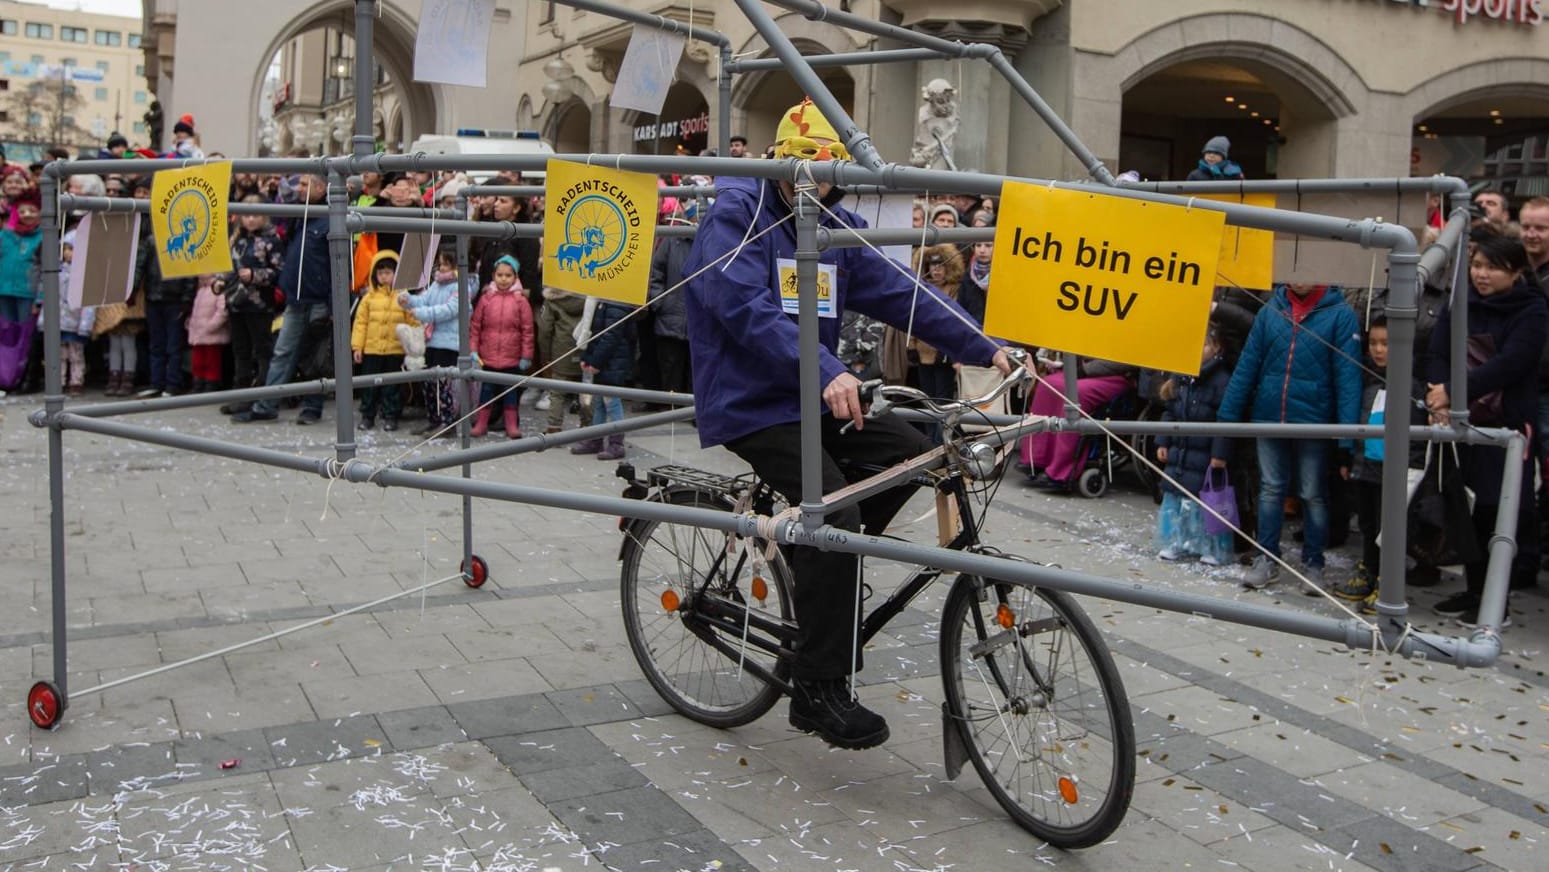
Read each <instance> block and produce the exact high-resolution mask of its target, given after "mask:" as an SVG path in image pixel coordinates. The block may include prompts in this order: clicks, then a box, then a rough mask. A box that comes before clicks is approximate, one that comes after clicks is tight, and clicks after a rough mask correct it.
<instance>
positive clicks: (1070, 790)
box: [1060, 775, 1077, 805]
mask: <svg viewBox="0 0 1549 872" xmlns="http://www.w3.org/2000/svg"><path fill="white" fill-rule="evenodd" d="M1060 798H1061V799H1063V800H1065V801H1066V802H1067V803H1069V804H1071V805H1075V804H1076V799H1077V795H1076V781H1075V779H1073V778H1071V777H1070V776H1068V775H1061V776H1060Z"/></svg>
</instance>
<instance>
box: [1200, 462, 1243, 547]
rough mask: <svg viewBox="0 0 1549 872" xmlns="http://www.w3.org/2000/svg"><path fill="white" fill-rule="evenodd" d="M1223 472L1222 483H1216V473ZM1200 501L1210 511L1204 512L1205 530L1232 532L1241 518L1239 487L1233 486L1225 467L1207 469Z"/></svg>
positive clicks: (1208, 531)
mask: <svg viewBox="0 0 1549 872" xmlns="http://www.w3.org/2000/svg"><path fill="white" fill-rule="evenodd" d="M1217 472H1220V473H1221V484H1220V486H1217V485H1216V473H1217ZM1199 501H1200V503H1202V504H1203V505H1204V506H1205V507H1206V508H1209V509H1210V511H1209V512H1202V513H1201V515H1202V517H1201V520H1202V521H1204V524H1205V532H1206V533H1208V534H1210V535H1212V536H1215V535H1219V534H1221V533H1230V532H1232V528H1234V527H1236V526H1237V525H1238V522H1239V521H1240V520H1241V518H1240V517H1239V516H1238V514H1237V489H1236V488H1234V487H1232V477H1231V476H1230V475H1228V474H1227V472H1226V468H1225V467H1220V468H1219V469H1218V468H1217V467H1214V466H1212V467H1209V468H1207V469H1206V470H1205V486H1204V487H1202V488H1200V491H1199Z"/></svg>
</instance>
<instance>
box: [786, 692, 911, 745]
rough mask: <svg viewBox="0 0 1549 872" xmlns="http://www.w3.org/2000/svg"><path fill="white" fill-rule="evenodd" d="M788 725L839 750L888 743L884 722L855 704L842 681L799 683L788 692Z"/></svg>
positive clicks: (863, 707) (857, 703)
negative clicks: (811, 734) (789, 694)
mask: <svg viewBox="0 0 1549 872" xmlns="http://www.w3.org/2000/svg"><path fill="white" fill-rule="evenodd" d="M790 721H791V726H793V727H795V728H796V729H798V730H801V731H802V732H804V733H815V734H816V735H817V736H818V738H820V739H822V740H823V741H825V742H827V743H829V744H830V745H835V746H838V747H840V748H849V749H852V750H857V751H858V750H861V749H863V748H874V747H876V746H877V745H880V744H882V743H883V742H886V741H887V737H888V729H887V721H885V720H883V719H882V716H881V715H879V714H877V713H876V712H874V711H872V710H870V709H868V708H866V707H865V706H863V705H861V704H860V703H859V702H857V701H856V699H855V697H854V696H853V695H852V694H851V693H850V683H849V682H848V681H846V680H845V679H843V678H833V679H828V680H823V681H798V682H796V683H795V688H794V690H793V692H792V693H791V714H790Z"/></svg>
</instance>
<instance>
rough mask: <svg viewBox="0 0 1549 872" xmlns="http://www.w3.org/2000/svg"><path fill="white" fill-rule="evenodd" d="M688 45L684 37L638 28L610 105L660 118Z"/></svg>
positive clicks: (648, 28)
mask: <svg viewBox="0 0 1549 872" xmlns="http://www.w3.org/2000/svg"><path fill="white" fill-rule="evenodd" d="M685 42H686V40H684V38H683V35H682V34H678V33H670V32H668V31H665V30H660V29H658V28H655V27H646V26H645V25H641V24H637V25H635V29H634V31H633V32H632V33H631V34H630V36H629V48H627V49H625V50H624V60H623V62H622V63H620V64H619V74H618V80H617V81H616V82H614V84H613V95H612V96H611V97H610V98H609V99H608V103H609V105H611V106H612V107H613V108H615V109H638V110H640V111H641V112H645V113H648V114H651V115H660V114H661V113H662V104H663V103H665V102H666V101H667V90H668V89H669V88H671V87H672V79H673V76H674V74H675V73H676V72H677V70H678V61H679V60H681V59H682V57H683V46H684V44H685Z"/></svg>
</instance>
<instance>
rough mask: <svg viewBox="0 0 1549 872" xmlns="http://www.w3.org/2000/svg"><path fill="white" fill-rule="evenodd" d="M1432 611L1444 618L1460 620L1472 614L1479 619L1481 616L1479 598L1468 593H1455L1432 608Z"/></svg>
mask: <svg viewBox="0 0 1549 872" xmlns="http://www.w3.org/2000/svg"><path fill="white" fill-rule="evenodd" d="M1431 611H1433V612H1435V613H1436V614H1438V615H1441V616H1442V617H1444V618H1459V617H1462V616H1463V615H1465V614H1468V613H1470V612H1472V613H1473V614H1474V615H1475V616H1476V617H1477V616H1478V614H1479V597H1477V596H1474V595H1473V594H1471V593H1468V592H1467V591H1464V592H1463V593H1455V594H1453V595H1452V596H1449V597H1447V598H1446V599H1444V600H1442V601H1441V602H1439V603H1437V604H1436V605H1434V606H1431Z"/></svg>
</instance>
